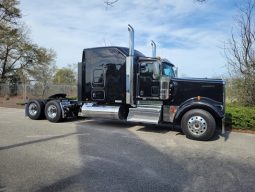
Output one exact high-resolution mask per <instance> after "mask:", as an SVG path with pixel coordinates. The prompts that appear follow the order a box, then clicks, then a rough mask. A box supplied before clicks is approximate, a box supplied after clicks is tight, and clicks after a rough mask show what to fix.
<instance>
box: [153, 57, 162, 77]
mask: <svg viewBox="0 0 255 192" xmlns="http://www.w3.org/2000/svg"><path fill="white" fill-rule="evenodd" d="M159 76H160V63H159V62H158V61H155V62H153V78H154V79H158V78H159Z"/></svg>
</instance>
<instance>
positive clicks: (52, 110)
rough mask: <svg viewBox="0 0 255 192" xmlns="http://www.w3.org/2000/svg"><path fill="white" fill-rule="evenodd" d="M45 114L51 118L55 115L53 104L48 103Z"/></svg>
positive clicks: (55, 108)
mask: <svg viewBox="0 0 255 192" xmlns="http://www.w3.org/2000/svg"><path fill="white" fill-rule="evenodd" d="M47 114H48V116H49V117H50V118H51V119H54V118H55V117H56V116H57V107H56V106H55V105H50V106H49V107H48V109H47Z"/></svg>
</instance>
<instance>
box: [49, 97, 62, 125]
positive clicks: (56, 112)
mask: <svg viewBox="0 0 255 192" xmlns="http://www.w3.org/2000/svg"><path fill="white" fill-rule="evenodd" d="M45 116H46V118H47V120H48V121H50V122H54V123H57V122H60V121H61V120H62V111H61V108H60V104H59V103H58V102H57V101H49V102H48V103H47V104H46V106H45Z"/></svg>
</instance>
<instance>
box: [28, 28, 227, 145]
mask: <svg viewBox="0 0 255 192" xmlns="http://www.w3.org/2000/svg"><path fill="white" fill-rule="evenodd" d="M128 30H129V37H130V39H129V48H125V47H97V48H89V49H84V50H83V54H82V62H81V63H79V65H78V100H71V99H68V98H66V94H56V95H53V96H51V97H49V98H48V99H37V100H30V101H29V102H28V103H27V104H26V114H27V115H28V116H29V117H30V118H31V119H34V120H37V119H40V118H43V117H46V119H48V120H49V121H51V122H59V121H61V120H64V119H67V118H72V117H77V116H78V115H82V116H85V117H91V118H103V119H113V120H122V121H129V122H139V123H150V124H169V125H170V124H171V125H173V124H174V125H180V127H181V130H182V131H183V133H184V134H185V135H186V136H187V137H188V138H190V139H196V140H209V139H210V138H211V137H212V136H213V134H214V132H215V130H216V127H219V126H222V130H224V111H225V103H224V102H225V101H224V100H225V99H224V81H223V80H222V79H207V78H204V79H198V78H177V75H176V70H175V68H174V65H173V64H172V63H171V62H170V61H168V60H166V59H162V58H159V57H156V45H155V43H154V42H153V41H152V57H146V56H145V55H144V54H142V53H141V52H139V51H137V50H134V29H133V28H132V26H130V25H128Z"/></svg>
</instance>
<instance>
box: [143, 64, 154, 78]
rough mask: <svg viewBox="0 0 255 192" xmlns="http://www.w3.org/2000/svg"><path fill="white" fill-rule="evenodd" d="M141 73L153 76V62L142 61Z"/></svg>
mask: <svg viewBox="0 0 255 192" xmlns="http://www.w3.org/2000/svg"><path fill="white" fill-rule="evenodd" d="M140 74H141V75H142V76H152V75H153V65H152V63H141V64H140Z"/></svg>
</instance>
